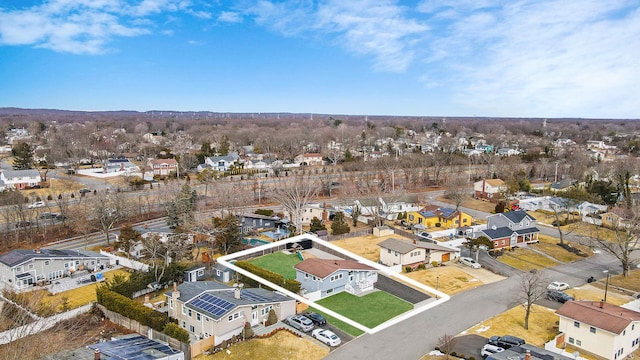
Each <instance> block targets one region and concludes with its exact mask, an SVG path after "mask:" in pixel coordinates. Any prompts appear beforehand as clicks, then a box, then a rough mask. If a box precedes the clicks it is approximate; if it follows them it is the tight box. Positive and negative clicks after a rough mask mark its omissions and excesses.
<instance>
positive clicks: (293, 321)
mask: <svg viewBox="0 0 640 360" xmlns="http://www.w3.org/2000/svg"><path fill="white" fill-rule="evenodd" d="M287 324H289V325H291V326H293V327H294V328H296V329H298V330H300V331H304V332H309V331H311V330H313V321H311V320H310V319H309V318H307V317H306V316H302V315H291V316H289V317H287Z"/></svg>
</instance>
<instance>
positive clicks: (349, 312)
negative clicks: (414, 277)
mask: <svg viewBox="0 0 640 360" xmlns="http://www.w3.org/2000/svg"><path fill="white" fill-rule="evenodd" d="M316 303H318V304H320V305H322V306H324V307H326V308H328V309H331V310H333V311H335V312H337V313H339V314H342V315H344V316H346V317H348V318H349V319H352V320H354V321H357V322H359V323H360V324H362V325H364V326H367V327H369V328H373V327H376V326H378V325H380V324H382V323H383V322H385V321H387V320H389V319H391V318H394V317H396V316H398V315H400V314H402V313H405V312H407V311H410V310H413V305H412V304H410V303H408V302H406V301H404V300H402V299H400V298H397V297H395V296H393V295H391V294H389V293H386V292H384V291H376V292H372V293H370V294H367V295H364V296H362V297H358V296H355V295H351V294H349V293H347V292H341V293H338V294H335V295H332V296H330V297H328V298H325V299H322V300H320V301H317V302H316ZM345 331H347V330H345Z"/></svg>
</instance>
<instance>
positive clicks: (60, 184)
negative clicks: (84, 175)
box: [22, 179, 83, 200]
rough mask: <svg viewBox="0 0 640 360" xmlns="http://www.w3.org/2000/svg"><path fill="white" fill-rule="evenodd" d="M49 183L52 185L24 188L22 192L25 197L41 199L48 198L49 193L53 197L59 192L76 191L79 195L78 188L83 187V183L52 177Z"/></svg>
mask: <svg viewBox="0 0 640 360" xmlns="http://www.w3.org/2000/svg"><path fill="white" fill-rule="evenodd" d="M49 184H50V187H48V188H41V189H30V190H24V191H22V193H23V195H24V196H25V197H27V198H30V199H35V198H36V197H39V198H40V199H43V200H46V199H47V196H49V195H51V196H52V197H53V196H57V195H58V194H69V193H76V195H78V194H77V192H78V190H80V189H82V188H83V186H82V184H80V183H78V182H75V181H72V180H67V179H51V180H50V181H49Z"/></svg>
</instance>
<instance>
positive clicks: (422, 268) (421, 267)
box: [418, 264, 426, 270]
mask: <svg viewBox="0 0 640 360" xmlns="http://www.w3.org/2000/svg"><path fill="white" fill-rule="evenodd" d="M425 268H426V267H425V266H424V264H420V265H418V270H424V269H425Z"/></svg>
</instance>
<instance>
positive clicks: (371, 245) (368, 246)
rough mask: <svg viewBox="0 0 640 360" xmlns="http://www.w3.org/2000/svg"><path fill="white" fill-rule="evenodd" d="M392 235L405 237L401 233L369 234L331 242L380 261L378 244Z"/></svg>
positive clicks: (398, 237)
mask: <svg viewBox="0 0 640 360" xmlns="http://www.w3.org/2000/svg"><path fill="white" fill-rule="evenodd" d="M392 237H393V238H397V239H403V238H402V237H401V236H399V235H389V236H382V237H378V236H373V235H368V236H359V237H354V238H350V239H343V240H336V241H332V242H331V243H332V244H333V245H337V246H339V247H341V248H343V249H345V250H347V251H351V252H352V253H354V254H357V255H360V256H362V257H363V258H365V259H367V260H371V261H375V262H378V260H380V247H379V246H378V244H379V243H381V242H383V241H384V240H387V239H388V238H392Z"/></svg>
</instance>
